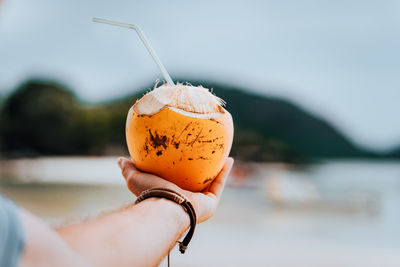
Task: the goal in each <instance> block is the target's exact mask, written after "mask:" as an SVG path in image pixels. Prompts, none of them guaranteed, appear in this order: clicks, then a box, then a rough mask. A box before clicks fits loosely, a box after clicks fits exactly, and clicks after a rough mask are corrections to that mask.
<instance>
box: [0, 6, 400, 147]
mask: <svg viewBox="0 0 400 267" xmlns="http://www.w3.org/2000/svg"><path fill="white" fill-rule="evenodd" d="M398 14H400V1H382V0H381V1H378V0H375V1H359V0H355V1H344V0H338V1H324V0H309V1H299V0H276V1H269V0H268V1H251V0H247V1H228V0H221V1H213V0H204V1H196V2H194V1H177V0H171V1H154V0H149V1H94V0H87V1H78V0H70V1H59V0H35V1H29V0H4V1H3V3H2V5H1V6H0V95H2V96H6V95H7V94H9V93H10V92H11V90H13V89H15V87H16V86H18V85H19V84H21V83H22V82H23V81H25V80H27V79H29V78H32V77H42V78H51V79H54V80H57V81H60V82H62V83H64V84H66V85H67V86H69V87H70V88H71V89H73V91H74V92H75V93H76V94H77V95H78V96H79V97H81V98H82V99H84V100H86V101H89V102H95V101H101V100H106V99H110V98H114V97H119V96H123V95H126V94H129V93H132V92H133V91H135V90H140V89H142V88H143V86H149V84H151V83H152V82H154V81H155V80H156V79H157V78H161V79H162V76H161V74H160V73H159V71H158V69H157V67H156V65H155V64H154V63H153V61H152V59H151V57H150V56H149V54H148V53H147V51H146V50H145V48H144V46H143V45H142V44H141V43H140V40H139V38H138V37H137V35H136V33H135V32H134V31H131V30H128V29H123V28H116V27H112V26H108V25H102V24H97V23H93V22H91V19H92V17H102V18H107V19H113V20H117V21H122V22H127V23H134V24H137V25H139V26H140V27H141V28H142V30H143V31H144V32H145V34H146V36H147V37H148V39H149V40H150V42H151V44H152V46H153V48H154V49H155V51H156V52H157V54H158V56H159V57H160V59H161V60H162V62H163V63H164V65H165V67H166V68H167V70H168V71H169V73H170V75H171V77H172V78H173V79H174V77H191V78H196V79H197V80H202V79H203V80H213V81H218V82H223V83H227V84H232V85H235V86H238V87H244V88H246V89H247V90H249V91H252V92H257V93H260V94H263V95H266V96H273V97H279V98H285V99H288V100H290V101H293V102H294V103H295V104H297V105H299V106H300V107H302V108H304V109H305V110H307V111H309V112H312V113H314V114H316V115H318V116H320V117H322V118H324V119H326V120H328V121H329V122H330V123H331V124H332V125H333V126H335V127H336V128H338V129H339V130H340V131H342V132H343V133H344V134H345V136H347V137H348V138H350V139H351V140H352V141H353V142H355V143H356V144H358V145H362V146H365V147H367V148H372V149H376V150H381V151H385V150H388V149H391V148H392V147H393V146H399V145H400V123H398V121H399V119H398V114H400V104H399V99H400V75H399V71H400V53H399V47H400V16H399V15H398ZM277 116H279V114H277Z"/></svg>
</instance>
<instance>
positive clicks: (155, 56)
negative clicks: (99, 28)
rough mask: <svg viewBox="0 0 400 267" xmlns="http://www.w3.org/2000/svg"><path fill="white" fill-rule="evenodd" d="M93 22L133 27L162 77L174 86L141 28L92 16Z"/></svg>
mask: <svg viewBox="0 0 400 267" xmlns="http://www.w3.org/2000/svg"><path fill="white" fill-rule="evenodd" d="M93 21H94V22H99V23H105V24H109V25H114V26H119V27H124V28H128V29H134V30H135V31H136V32H137V34H138V35H139V38H140V40H142V42H143V44H144V46H145V47H146V49H147V51H149V53H150V55H151V57H152V58H153V60H154V62H155V63H156V64H157V66H158V68H159V69H160V71H161V73H162V75H163V76H164V79H165V80H166V81H167V83H168V84H169V85H172V86H175V83H174V82H173V81H172V79H171V76H169V74H168V72H167V70H166V69H165V67H164V65H163V64H162V63H161V60H160V59H159V58H158V56H157V55H156V53H155V52H154V50H153V48H151V46H150V43H149V41H148V40H147V38H146V37H145V36H144V34H143V32H142V30H141V29H140V28H139V27H138V26H136V25H134V24H127V23H121V22H116V21H111V20H107V19H100V18H93Z"/></svg>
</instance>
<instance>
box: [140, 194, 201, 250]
mask: <svg viewBox="0 0 400 267" xmlns="http://www.w3.org/2000/svg"><path fill="white" fill-rule="evenodd" d="M151 197H158V198H166V199H169V200H171V201H173V202H175V203H177V204H179V205H181V206H182V207H183V209H184V210H185V211H186V212H187V214H188V215H189V217H190V229H189V231H188V233H187V234H186V236H185V238H184V239H183V241H182V242H179V241H178V243H179V251H180V252H181V253H182V254H183V253H185V250H186V248H187V246H188V244H189V242H190V240H191V239H192V236H193V233H194V229H195V228H196V220H197V219H196V213H195V211H194V208H193V206H192V204H191V203H190V202H189V200H188V199H187V198H186V197H185V196H183V195H181V194H179V193H178V192H175V191H173V190H171V189H168V188H152V189H148V190H145V191H143V192H142V193H141V194H140V195H139V196H138V198H137V199H136V201H135V204H137V203H139V202H142V201H143V200H145V199H147V198H151Z"/></svg>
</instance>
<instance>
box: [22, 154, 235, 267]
mask: <svg viewBox="0 0 400 267" xmlns="http://www.w3.org/2000/svg"><path fill="white" fill-rule="evenodd" d="M232 164H233V160H232V159H231V158H229V159H228V160H227V161H226V163H225V165H224V168H223V169H222V171H221V172H220V173H219V174H218V176H217V177H216V178H215V180H214V181H213V182H212V183H211V184H210V185H209V186H208V188H207V189H206V190H204V191H203V192H199V193H193V192H190V191H186V190H183V189H181V188H179V187H177V186H176V185H174V184H172V183H170V182H168V181H166V180H164V179H162V178H160V177H157V176H155V175H152V174H148V173H143V172H140V171H139V170H138V169H137V168H136V167H135V165H134V164H133V162H132V161H130V160H128V159H125V158H120V160H119V162H118V165H119V166H120V168H121V170H122V174H123V176H124V178H125V180H126V183H127V186H128V188H129V190H131V191H132V193H134V194H135V195H139V194H140V193H141V192H142V191H144V190H147V189H150V188H154V187H166V188H170V189H173V190H176V191H178V192H180V193H181V194H184V195H186V196H187V197H188V198H189V200H190V201H191V202H192V204H193V206H194V208H195V211H196V214H197V217H198V221H197V222H198V223H199V222H203V221H205V220H207V219H208V218H210V217H211V216H212V215H213V214H214V213H215V211H216V208H217V205H218V202H219V199H220V197H221V194H222V191H223V188H224V185H225V182H226V179H227V176H228V174H229V172H230V170H231V168H232ZM20 214H21V219H22V222H23V225H24V230H25V236H26V243H25V247H24V251H23V254H22V259H21V266H157V265H158V264H159V263H160V262H161V260H162V259H163V258H164V257H165V256H166V255H167V253H168V251H169V250H170V249H172V248H173V247H174V246H175V245H176V241H177V240H179V239H180V238H181V235H182V234H183V233H184V232H185V230H187V228H188V227H189V216H188V215H187V213H186V212H185V211H184V210H183V208H182V207H181V206H179V205H177V204H176V203H174V202H172V201H169V200H166V199H158V198H150V199H146V200H145V201H143V202H141V203H139V204H138V205H132V204H131V205H128V206H125V207H122V208H121V209H120V210H118V211H114V212H109V213H107V214H104V215H102V216H100V217H98V218H96V219H92V220H88V221H85V222H82V223H80V224H76V225H72V226H68V227H64V228H60V229H57V230H53V229H51V228H50V227H48V226H47V225H46V224H45V223H43V222H42V221H41V220H40V219H38V218H36V217H35V216H34V215H33V214H30V213H29V212H27V211H25V210H23V209H21V210H20ZM189 249H190V245H189Z"/></svg>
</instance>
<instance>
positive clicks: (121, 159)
mask: <svg viewBox="0 0 400 267" xmlns="http://www.w3.org/2000/svg"><path fill="white" fill-rule="evenodd" d="M123 160H124V159H123V158H122V157H119V158H118V166H119V167H120V168H122V161H123Z"/></svg>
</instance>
